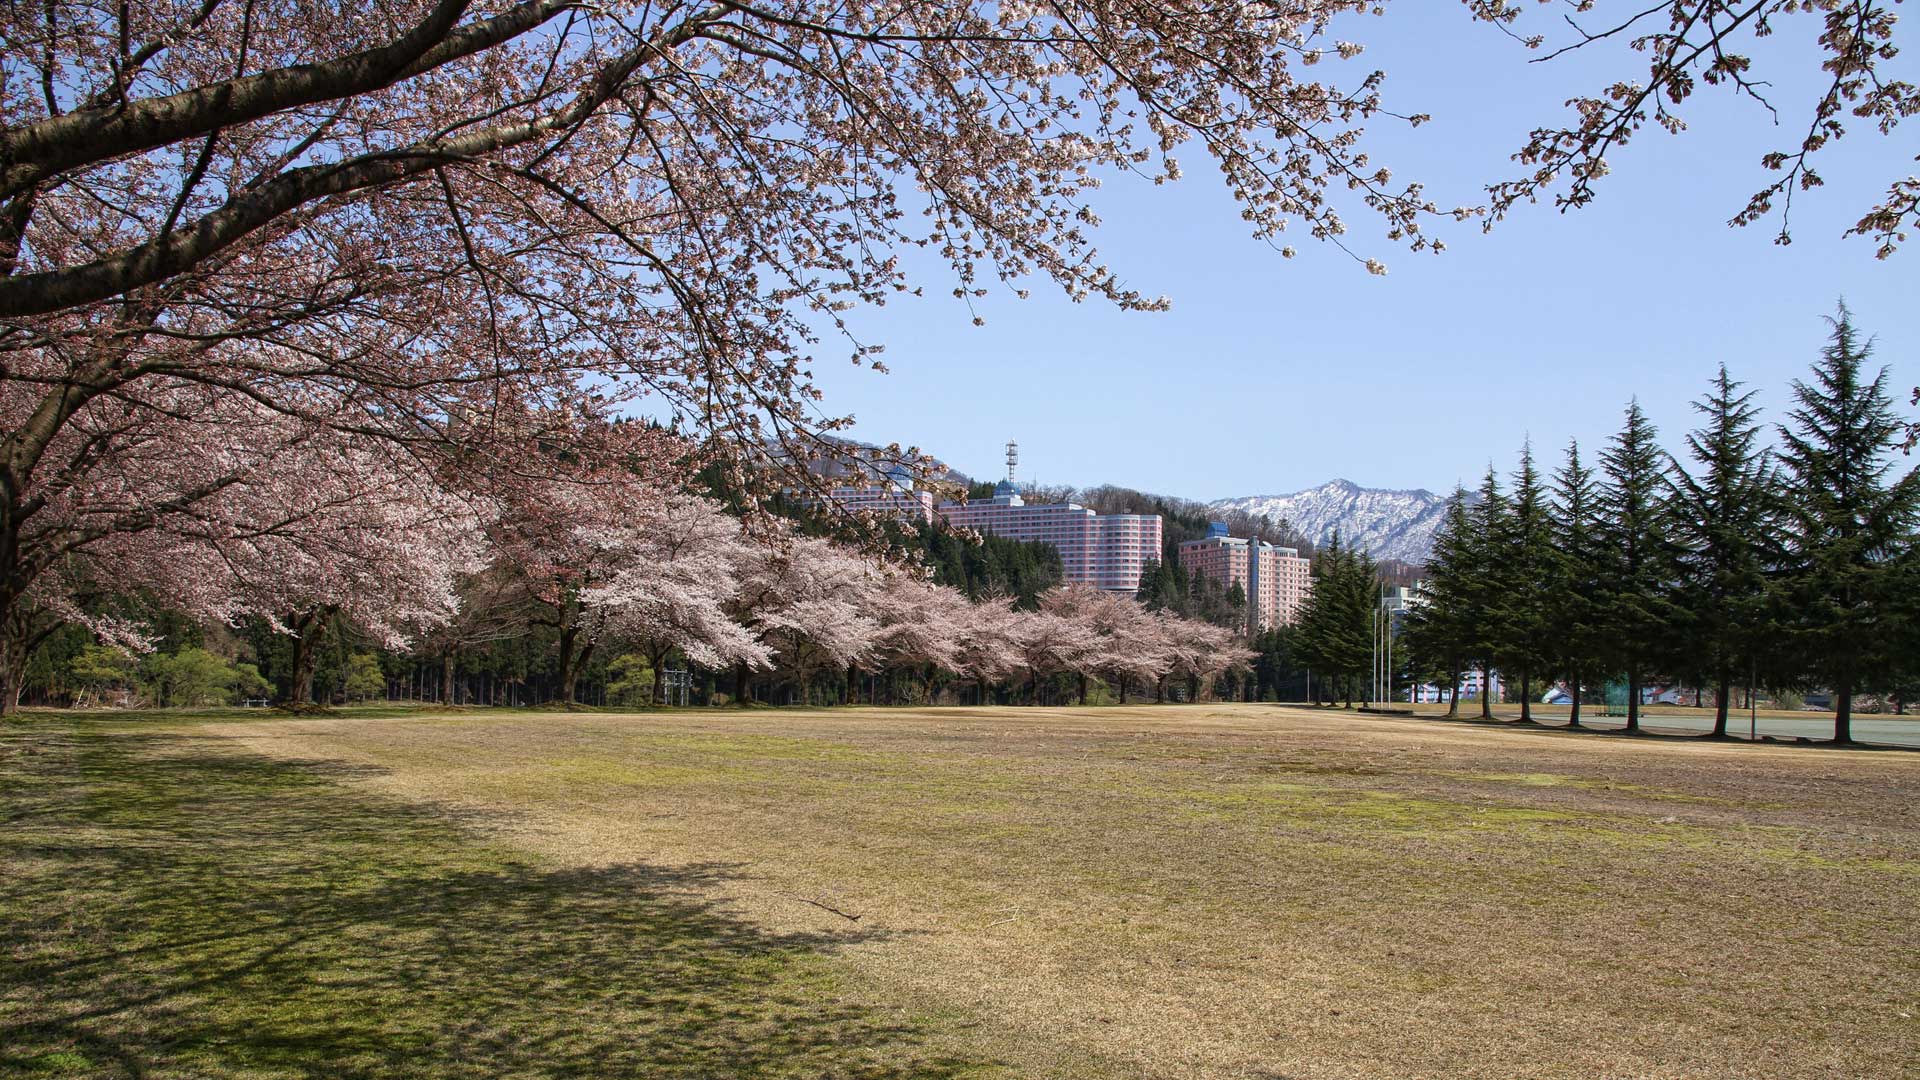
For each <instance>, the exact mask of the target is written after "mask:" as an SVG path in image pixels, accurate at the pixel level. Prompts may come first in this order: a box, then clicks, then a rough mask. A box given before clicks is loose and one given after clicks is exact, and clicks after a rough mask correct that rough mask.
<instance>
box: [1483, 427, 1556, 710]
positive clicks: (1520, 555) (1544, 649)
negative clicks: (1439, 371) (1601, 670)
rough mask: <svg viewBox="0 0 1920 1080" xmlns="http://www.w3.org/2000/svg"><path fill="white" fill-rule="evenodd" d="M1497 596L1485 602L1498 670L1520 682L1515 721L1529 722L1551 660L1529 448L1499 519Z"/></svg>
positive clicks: (1539, 506) (1536, 484)
mask: <svg viewBox="0 0 1920 1080" xmlns="http://www.w3.org/2000/svg"><path fill="white" fill-rule="evenodd" d="M1500 525H1501V526H1502V527H1503V530H1504V531H1503V533H1502V534H1501V536H1500V537H1499V547H1500V552H1501V556H1500V559H1501V565H1500V567H1499V569H1498V571H1497V573H1496V580H1497V581H1498V584H1499V588H1500V590H1501V591H1500V593H1499V595H1497V596H1494V597H1492V598H1491V602H1492V614H1493V620H1494V623H1495V625H1496V626H1497V627H1498V643H1497V649H1496V652H1497V654H1498V660H1499V666H1500V670H1501V671H1502V672H1506V673H1511V674H1514V675H1518V676H1519V679H1520V719H1521V722H1523V723H1530V722H1532V720H1533V677H1534V676H1535V675H1536V674H1539V673H1541V672H1543V671H1544V670H1546V668H1547V666H1548V664H1550V663H1551V662H1552V650H1553V639H1552V631H1553V626H1552V622H1551V617H1552V606H1551V596H1552V592H1551V590H1552V588H1553V582H1552V578H1553V569H1554V539H1553V519H1552V517H1551V515H1550V514H1549V512H1548V505H1547V493H1546V490H1545V489H1544V488H1543V487H1542V485H1541V482H1540V472H1539V470H1538V469H1537V468H1535V467H1534V463H1533V446H1532V444H1531V443H1529V444H1527V445H1525V446H1524V447H1522V448H1521V451H1520V468H1519V470H1518V471H1516V472H1515V473H1514V476H1513V494H1512V496H1511V497H1509V498H1508V500H1507V505H1506V512H1505V514H1504V515H1503V516H1502V518H1501V519H1500Z"/></svg>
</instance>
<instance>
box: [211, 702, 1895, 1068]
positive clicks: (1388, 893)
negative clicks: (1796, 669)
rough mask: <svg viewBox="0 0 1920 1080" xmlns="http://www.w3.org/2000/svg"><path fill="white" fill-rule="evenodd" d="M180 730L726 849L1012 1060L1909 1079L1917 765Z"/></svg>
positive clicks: (1221, 745) (1213, 740)
mask: <svg viewBox="0 0 1920 1080" xmlns="http://www.w3.org/2000/svg"><path fill="white" fill-rule="evenodd" d="M199 731H200V733H202V734H206V733H208V732H209V731H211V732H213V733H215V734H217V735H219V736H220V737H222V738H223V739H227V740H231V742H232V744H233V745H235V746H236V747H244V748H250V749H254V750H258V751H262V752H265V753H268V754H272V755H277V756H281V757H286V758H300V759H315V758H318V759H325V760H330V761H341V762H348V763H353V764H355V765H360V766H367V767H370V768H363V769H359V770H355V774H356V775H361V776H366V777H368V778H366V779H361V780H356V781H354V782H355V783H358V784H364V785H368V786H369V787H372V788H374V789H376V790H378V791H379V792H381V793H384V794H387V795H394V796H399V797H402V798H405V799H408V800H422V801H427V802H432V803H435V804H440V805H444V806H449V807H457V808H460V809H461V810H463V811H467V812H474V811H477V812H479V814H478V817H479V819H480V820H491V821H494V822H497V823H498V830H499V836H498V837H496V839H498V840H504V841H505V842H507V843H509V844H512V845H515V846H521V847H524V848H526V849H530V851H531V852H532V853H534V854H537V855H538V856H539V857H541V858H543V859H546V860H552V861H557V862H559V863H561V864H565V865H577V866H580V867H595V866H611V865H616V864H630V863H634V862H644V863H650V864H655V865H660V866H663V867H674V866H691V865H711V864H713V863H716V862H717V863H734V864H738V866H739V867H740V869H741V871H742V875H741V876H740V877H737V878H734V879H730V880H728V881H727V882H726V883H725V884H720V885H716V886H715V888H716V889H718V890H720V891H719V892H718V894H717V895H716V899H719V900H721V901H722V902H723V903H724V904H725V905H726V906H727V907H728V908H730V909H731V911H732V913H733V914H735V915H738V916H740V917H742V918H744V919H746V920H749V921H750V922H752V923H754V924H757V925H762V926H764V927H766V928H767V929H768V931H769V932H825V933H839V932H843V931H844V932H848V933H851V932H852V931H853V929H854V928H855V927H856V925H857V928H858V930H859V931H861V932H862V933H863V935H864V936H863V938H862V940H860V941H858V942H853V943H849V944H848V945H847V946H846V947H845V948H843V949H841V950H840V955H841V958H842V961H843V963H844V964H845V965H846V966H847V967H848V969H849V970H850V971H851V972H853V973H854V976H855V978H856V979H857V980H858V982H859V983H860V984H862V985H864V986H866V987H867V988H869V990H871V991H874V992H878V993H881V994H883V995H888V996H891V997H893V998H894V999H895V1000H897V1001H899V1002H901V1003H902V1004H903V1005H905V1006H907V1007H910V1008H912V1009H914V1010H916V1011H919V1012H922V1013H926V1014H930V1015H939V1016H946V1017H950V1018H951V1020H952V1023H951V1025H950V1028H951V1030H950V1032H949V1034H950V1036H951V1037H952V1038H953V1039H954V1040H955V1041H956V1044H957V1045H959V1046H962V1047H964V1048H965V1049H966V1050H967V1051H968V1052H969V1053H977V1054H980V1055H984V1056H986V1057H989V1058H993V1059H997V1060H1001V1061H1004V1062H1008V1063H1009V1064H1010V1065H1011V1066H1012V1071H1013V1072H1014V1073H1015V1074H1017V1075H1048V1076H1071V1077H1080V1076H1087V1077H1092V1076H1135V1075H1138V1076H1181V1077H1188V1076H1191V1077H1200V1076H1207V1077H1213V1076H1233V1077H1267V1078H1277V1077H1316V1078H1318V1077H1382V1076H1395V1077H1769V1078H1771V1077H1892V1076H1920V1067H1917V1066H1916V1064H1915V1062H1916V1060H1920V1020H1916V1016H1920V934H1916V932H1915V930H1914V918H1915V913H1916V912H1917V911H1920V903H1917V902H1920V861H1916V855H1920V823H1917V822H1916V820H1915V816H1914V813H1915V812H1914V798H1915V795H1916V792H1917V791H1920V756H1916V755H1910V754H1896V753H1872V752H1852V751H1834V750H1803V749H1794V748H1784V747H1780V748H1775V747H1749V746H1729V745H1718V744H1705V743H1686V742H1680V741H1661V742H1651V741H1634V740H1621V739H1606V738H1582V737H1578V736H1565V735H1560V734H1553V733H1545V732H1529V731H1506V730H1499V729H1494V728H1481V727H1467V726H1456V725H1435V724H1432V723H1427V722H1415V721H1403V720H1392V719H1358V718H1353V717H1349V716H1340V715H1337V714H1328V713H1313V712H1306V711H1301V710H1289V709H1283V708H1276V707H1272V706H1192V707H1166V708H1153V707H1142V708H1105V709H1097V710H1072V709H1059V710H1042V709H1022V710H967V709H938V710H879V709H870V710H837V711H831V712H752V713H724V712H716V713H701V712H688V713H665V714H653V715H646V716H632V717H625V716H607V715H553V716H528V715H524V714H523V715H513V716H502V717H494V716H488V715H485V714H467V715H460V716H454V717H439V718H436V717H431V716H419V717H403V718H395V719H351V720H347V719H336V720H299V721H281V722H271V723H261V724H233V725H225V726H221V727H217V728H213V729H207V728H202V729H199ZM467 819H468V820H472V819H473V817H472V816H471V815H470V816H469V817H468V818H467ZM829 908H831V909H837V910H838V911H839V912H843V913H847V914H850V915H858V916H859V921H858V923H857V924H855V923H852V922H850V921H848V920H847V919H845V918H843V917H842V915H839V914H835V913H834V912H833V911H830V910H828V909H829ZM876 932H877V933H876Z"/></svg>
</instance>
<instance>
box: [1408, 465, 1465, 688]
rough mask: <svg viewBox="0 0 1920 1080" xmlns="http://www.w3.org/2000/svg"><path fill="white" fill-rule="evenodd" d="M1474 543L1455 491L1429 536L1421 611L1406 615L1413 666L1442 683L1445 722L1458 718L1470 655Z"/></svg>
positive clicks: (1460, 496) (1462, 501)
mask: <svg viewBox="0 0 1920 1080" xmlns="http://www.w3.org/2000/svg"><path fill="white" fill-rule="evenodd" d="M1473 540H1474V537H1473V521H1472V519H1471V517H1470V516H1469V514H1468V512H1467V493H1466V490H1465V489H1464V488H1455V489H1454V491H1453V497H1452V498H1451V499H1449V500H1447V507H1446V511H1445V513H1444V516H1443V517H1442V518H1441V519H1440V527H1439V528H1437V529H1435V530H1434V534H1433V554H1432V555H1431V556H1429V558H1428V559H1427V570H1426V577H1425V579H1424V580H1423V581H1422V582H1421V593H1422V600H1421V603H1420V606H1419V607H1416V608H1414V609H1413V611H1412V612H1410V613H1408V615H1407V627H1406V636H1405V640H1406V645H1407V649H1408V651H1409V653H1410V654H1411V656H1412V657H1413V664H1414V666H1415V667H1418V668H1423V669H1425V670H1427V671H1431V672H1436V673H1438V674H1439V675H1441V676H1442V677H1444V678H1445V680H1446V682H1445V685H1446V687H1447V690H1448V697H1447V715H1448V716H1450V717H1451V716H1458V715H1460V675H1461V672H1462V671H1464V670H1465V668H1466V663H1467V657H1468V655H1469V653H1470V651H1471V641H1472V634H1471V618H1472V613H1471V611H1470V606H1471V604H1472V603H1473V597H1472V596H1471V595H1469V592H1470V589H1471V587H1472V580H1473V579H1472V574H1473V572H1474V569H1475V567H1474V565H1473V560H1474V555H1473V552H1472V550H1471V545H1472V544H1473Z"/></svg>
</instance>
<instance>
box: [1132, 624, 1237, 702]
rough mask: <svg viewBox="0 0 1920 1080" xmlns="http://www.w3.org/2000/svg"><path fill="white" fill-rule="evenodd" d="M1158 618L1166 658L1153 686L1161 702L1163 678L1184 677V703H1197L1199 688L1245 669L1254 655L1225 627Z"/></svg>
mask: <svg viewBox="0 0 1920 1080" xmlns="http://www.w3.org/2000/svg"><path fill="white" fill-rule="evenodd" d="M1158 617H1159V619H1160V622H1161V641H1162V642H1163V643H1164V645H1165V647H1166V650H1167V658H1168V664H1167V667H1166V669H1165V671H1164V672H1163V674H1162V677H1161V679H1160V680H1158V682H1157V683H1156V686H1157V691H1158V695H1159V697H1160V698H1161V699H1162V700H1164V699H1165V697H1166V684H1165V676H1166V675H1179V676H1184V677H1185V678H1186V680H1187V700H1188V701H1198V700H1200V691H1201V688H1202V686H1203V685H1205V684H1207V683H1211V682H1212V681H1213V680H1214V679H1215V678H1216V677H1217V676H1219V675H1220V674H1221V673H1223V672H1226V671H1230V670H1233V669H1234V668H1240V667H1245V666H1246V665H1248V664H1250V663H1252V662H1253V660H1254V657H1255V656H1256V655H1258V654H1256V653H1255V652H1254V651H1253V650H1252V649H1249V648H1247V646H1246V643H1245V642H1243V641H1242V640H1241V638H1240V635H1239V634H1238V633H1236V632H1235V631H1233V630H1229V629H1227V628H1226V627H1221V626H1215V625H1213V624H1212V623H1206V622H1200V621H1198V620H1196V619H1183V618H1180V617H1179V616H1177V615H1169V614H1166V613H1160V614H1159V616H1158Z"/></svg>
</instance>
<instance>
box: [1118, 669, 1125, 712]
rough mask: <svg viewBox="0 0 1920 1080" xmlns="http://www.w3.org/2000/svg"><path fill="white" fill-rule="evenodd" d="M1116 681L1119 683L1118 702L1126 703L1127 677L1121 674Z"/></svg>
mask: <svg viewBox="0 0 1920 1080" xmlns="http://www.w3.org/2000/svg"><path fill="white" fill-rule="evenodd" d="M1118 681H1119V683H1120V704H1122V705H1125V704H1126V703H1127V677H1126V676H1125V675H1122V676H1120V678H1119V680H1118Z"/></svg>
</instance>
